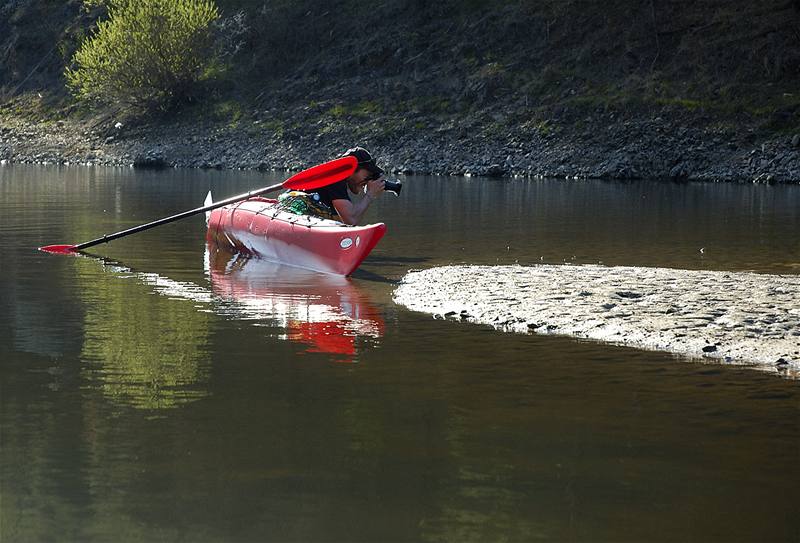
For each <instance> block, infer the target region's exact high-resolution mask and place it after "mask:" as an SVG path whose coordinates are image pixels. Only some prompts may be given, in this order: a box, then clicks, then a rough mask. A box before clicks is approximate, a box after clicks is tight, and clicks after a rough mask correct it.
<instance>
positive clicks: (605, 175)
mask: <svg viewBox="0 0 800 543" xmlns="http://www.w3.org/2000/svg"><path fill="white" fill-rule="evenodd" d="M579 126H580V128H578V127H579ZM356 144H360V145H364V146H366V147H369V148H371V149H372V150H373V152H374V153H375V154H377V156H379V157H381V160H382V161H383V162H384V164H386V165H387V170H389V171H391V172H393V173H400V174H412V173H413V174H437V175H474V176H492V177H513V176H525V177H555V178H566V179H584V178H589V179H639V178H663V179H667V180H673V181H712V182H738V183H753V182H754V183H800V133H798V134H792V135H786V136H780V137H773V138H771V139H767V140H764V139H761V138H759V137H757V136H756V135H755V134H754V133H753V132H752V131H748V130H743V132H742V133H732V132H731V131H730V130H716V131H715V130H714V129H713V128H710V125H708V123H705V124H703V125H702V126H694V125H693V124H692V122H689V121H687V122H686V123H685V124H684V123H682V122H680V121H677V120H676V119H674V118H672V119H671V120H667V118H662V117H653V118H647V119H642V118H635V117H631V118H620V117H618V116H616V115H615V114H613V113H610V114H606V113H603V112H597V113H594V114H591V115H588V116H586V117H585V118H582V119H581V120H580V122H578V123H576V121H575V119H574V118H572V119H570V120H569V122H567V121H565V122H563V123H558V122H553V123H544V124H542V123H539V124H537V125H535V126H532V125H531V124H530V123H522V124H515V123H514V122H513V120H509V119H508V118H506V117H503V116H502V115H499V114H494V115H492V114H491V113H490V112H484V113H482V114H478V115H475V116H474V117H468V118H467V117H452V116H450V117H447V118H442V117H437V116H434V115H430V116H425V115H417V116H414V117H410V118H399V119H398V118H381V117H380V116H378V117H377V118H370V119H368V120H367V119H364V118H361V117H354V118H334V117H330V116H325V114H324V112H321V111H315V110H314V109H313V108H309V107H306V108H296V109H292V110H291V111H289V110H285V109H280V110H264V111H256V112H253V114H252V115H250V116H248V117H247V119H240V120H238V121H236V122H235V123H230V122H229V123H222V122H211V121H197V120H194V121H178V122H172V123H169V124H152V123H151V124H139V125H135V124H128V123H126V122H122V121H117V120H115V119H113V118H106V119H104V120H103V121H102V122H94V123H92V122H88V121H74V120H69V119H64V120H44V121H31V120H27V119H22V118H18V117H14V116H12V115H9V114H7V113H3V112H0V163H23V164H82V165H109V166H133V167H181V168H218V169H258V170H297V169H302V168H305V167H308V166H311V165H313V164H316V163H319V162H322V161H325V160H329V159H330V158H333V157H335V156H336V155H337V154H338V153H339V152H341V151H342V150H343V149H345V148H347V147H349V146H352V145H356Z"/></svg>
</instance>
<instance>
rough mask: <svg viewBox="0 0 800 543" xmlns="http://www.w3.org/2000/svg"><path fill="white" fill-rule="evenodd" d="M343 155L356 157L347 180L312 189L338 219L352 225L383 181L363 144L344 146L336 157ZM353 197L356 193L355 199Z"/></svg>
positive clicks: (380, 188)
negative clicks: (355, 164)
mask: <svg viewBox="0 0 800 543" xmlns="http://www.w3.org/2000/svg"><path fill="white" fill-rule="evenodd" d="M346 156H354V157H356V159H357V160H358V167H356V171H355V172H353V174H352V175H351V176H350V177H348V178H347V179H343V180H341V181H339V182H337V183H333V184H332V185H328V186H326V187H322V188H319V189H317V190H316V191H315V192H316V194H317V195H318V196H319V200H318V201H319V202H320V203H321V204H323V205H324V206H326V207H328V208H329V209H331V211H332V212H335V213H336V214H337V215H338V216H339V217H338V220H341V221H342V222H343V223H345V224H350V225H353V226H355V225H357V224H358V223H359V222H360V221H361V218H362V217H363V216H364V213H365V212H366V211H367V209H369V206H370V204H371V203H372V202H373V200H375V199H376V198H378V197H380V195H381V194H383V191H384V187H385V180H384V179H383V170H382V169H381V168H380V167H378V165H377V164H376V163H375V159H374V158H372V155H371V154H370V153H369V151H367V150H366V149H364V148H363V147H354V148H352V149H348V150H347V151H345V152H344V153H343V154H342V155H341V157H340V158H343V157H346ZM312 196H313V194H312ZM353 196H356V199H355V201H354V199H353ZM358 196H360V197H358ZM314 199H315V200H316V198H314Z"/></svg>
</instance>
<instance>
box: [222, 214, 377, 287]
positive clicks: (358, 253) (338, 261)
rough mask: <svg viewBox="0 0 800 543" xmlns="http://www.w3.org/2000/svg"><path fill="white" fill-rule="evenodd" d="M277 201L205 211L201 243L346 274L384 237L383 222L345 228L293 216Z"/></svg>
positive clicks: (316, 218)
mask: <svg viewBox="0 0 800 543" xmlns="http://www.w3.org/2000/svg"><path fill="white" fill-rule="evenodd" d="M276 203H277V200H272V199H267V198H251V199H249V200H245V201H243V202H237V203H235V204H230V205H227V206H225V207H221V208H219V209H215V210H214V211H212V212H211V214H210V216H209V219H208V234H207V239H208V240H209V241H211V242H214V243H216V244H217V245H218V246H220V247H227V248H229V249H232V250H235V251H239V252H242V253H246V254H253V255H256V256H258V257H260V258H263V259H265V260H269V261H272V262H279V263H281V264H287V265H290V266H296V267H299V268H304V269H307V270H314V271H318V272H322V273H331V274H334V275H350V274H351V273H353V272H354V271H355V270H356V268H358V266H359V265H360V264H361V262H362V261H363V260H364V259H365V258H366V257H367V255H368V254H369V253H370V251H372V249H373V248H374V247H375V245H376V244H377V243H378V242H379V241H380V239H381V238H382V237H383V235H384V234H385V233H386V225H385V224H383V223H377V224H368V225H366V226H348V225H345V224H343V223H340V222H337V221H332V220H328V219H322V218H319V217H311V216H307V215H296V214H294V213H290V212H287V211H282V210H280V209H278V208H277V207H276V205H275V204H276Z"/></svg>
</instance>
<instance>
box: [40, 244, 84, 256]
mask: <svg viewBox="0 0 800 543" xmlns="http://www.w3.org/2000/svg"><path fill="white" fill-rule="evenodd" d="M39 250H40V251H44V252H45V253H53V254H56V255H69V254H74V253H75V252H76V249H75V246H74V245H45V246H44V247H39Z"/></svg>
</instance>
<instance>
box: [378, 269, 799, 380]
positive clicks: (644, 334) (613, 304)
mask: <svg viewBox="0 0 800 543" xmlns="http://www.w3.org/2000/svg"><path fill="white" fill-rule="evenodd" d="M394 299H395V301H396V302H397V303H399V304H401V305H404V306H406V307H408V308H409V309H412V310H414V311H422V312H426V313H431V314H433V315H434V316H435V317H444V318H452V319H456V320H460V321H466V322H473V323H480V324H488V325H491V326H493V327H495V328H497V329H498V330H503V331H508V332H520V333H536V334H558V335H565V336H572V337H576V338H581V339H589V340H596V341H600V342H605V343H612V344H615V345H625V346H629V347H635V348H640V349H648V350H657V351H667V352H670V353H675V354H678V355H682V356H686V357H689V358H702V359H709V361H711V362H719V363H723V364H739V365H749V366H754V367H757V368H760V369H765V370H769V371H777V372H779V373H781V374H783V375H787V376H789V377H794V378H798V377H800V275H767V274H756V273H744V272H721V271H694V270H678V269H667V268H640V267H608V266H600V265H580V266H578V265H538V266H466V265H461V266H443V267H436V268H431V269H427V270H422V271H411V272H410V273H408V274H407V275H406V276H405V277H404V279H403V281H402V282H401V284H400V286H399V287H398V288H397V290H396V291H395V294H394Z"/></svg>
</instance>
